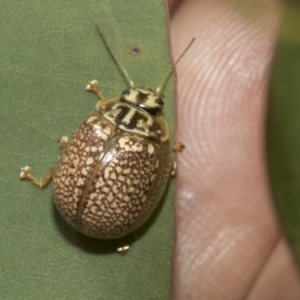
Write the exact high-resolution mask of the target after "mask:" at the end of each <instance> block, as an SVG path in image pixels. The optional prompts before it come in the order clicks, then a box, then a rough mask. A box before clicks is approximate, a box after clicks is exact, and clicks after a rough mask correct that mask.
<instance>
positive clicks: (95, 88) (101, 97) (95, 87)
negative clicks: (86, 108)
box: [86, 80, 105, 101]
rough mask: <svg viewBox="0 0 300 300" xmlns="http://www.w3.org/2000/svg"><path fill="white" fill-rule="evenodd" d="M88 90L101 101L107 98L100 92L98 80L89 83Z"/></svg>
mask: <svg viewBox="0 0 300 300" xmlns="http://www.w3.org/2000/svg"><path fill="white" fill-rule="evenodd" d="M86 89H87V90H88V91H89V92H93V93H95V94H96V95H97V97H98V98H99V100H101V101H102V100H105V97H104V95H103V93H102V92H101V91H100V90H99V85H98V81H97V80H91V81H89V83H88V84H87V86H86Z"/></svg>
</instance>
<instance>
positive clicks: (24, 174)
mask: <svg viewBox="0 0 300 300" xmlns="http://www.w3.org/2000/svg"><path fill="white" fill-rule="evenodd" d="M54 171H55V167H52V168H51V169H49V170H48V171H46V172H45V173H44V174H43V175H42V177H41V178H40V179H37V178H35V177H34V176H33V175H32V173H31V169H30V167H28V166H26V167H24V168H21V173H20V177H21V178H22V179H27V180H29V181H31V182H32V183H33V184H35V185H37V186H39V187H40V188H44V187H45V186H46V185H47V184H48V183H49V182H50V181H51V179H52V176H53V174H54Z"/></svg>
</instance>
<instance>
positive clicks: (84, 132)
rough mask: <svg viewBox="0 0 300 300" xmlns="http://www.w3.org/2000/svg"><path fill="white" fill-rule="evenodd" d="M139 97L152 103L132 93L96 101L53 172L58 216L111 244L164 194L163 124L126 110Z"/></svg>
mask: <svg viewBox="0 0 300 300" xmlns="http://www.w3.org/2000/svg"><path fill="white" fill-rule="evenodd" d="M93 84H95V82H93ZM136 91H138V93H137V94H136ZM127 93H128V95H126V94H127ZM142 94H143V95H144V96H145V97H146V98H147V97H148V96H151V97H153V96H152V95H153V94H152V93H151V92H149V91H148V90H140V89H135V90H127V91H125V92H124V93H123V94H122V96H121V98H120V99H118V100H110V101H101V102H100V103H99V105H98V106H97V108H96V113H94V114H92V115H91V116H89V117H88V118H87V119H86V120H84V121H83V122H82V123H81V124H80V126H79V127H78V129H77V130H76V132H75V133H74V135H73V136H72V138H71V139H70V141H69V142H68V145H67V147H66V150H65V151H64V153H63V155H62V157H61V159H60V162H59V164H58V167H57V169H56V171H55V174H54V177H53V190H54V203H55V205H56V207H57V208H58V211H59V212H60V213H61V215H62V216H63V217H64V218H65V219H66V220H67V221H68V222H69V223H70V224H71V225H72V226H73V227H75V228H76V229H77V230H79V231H81V232H82V233H84V234H86V235H88V236H92V237H97V238H115V237H120V236H123V235H126V234H127V233H129V232H131V231H133V230H134V229H135V228H137V227H138V226H139V225H141V223H142V222H144V221H145V220H146V219H147V218H148V216H149V215H150V214H151V213H152V211H153V210H154V208H155V207H156V205H157V202H158V201H159V200H160V198H161V196H162V193H163V191H164V189H165V186H166V183H167V180H168V177H169V175H170V172H171V168H172V158H171V155H170V154H171V151H170V148H169V146H168V143H167V137H168V132H167V124H166V123H165V121H164V119H163V118H162V117H161V116H158V117H156V118H154V117H153V116H152V115H150V114H148V113H147V112H146V111H145V110H142V109H140V108H139V107H136V106H133V105H132V104H131V103H132V102H133V103H136V99H137V98H138V97H139V96H141V95H142ZM140 98H142V97H140ZM153 100H154V99H153ZM131 101H132V102H131ZM154 102H155V101H154ZM150 136H151V138H150Z"/></svg>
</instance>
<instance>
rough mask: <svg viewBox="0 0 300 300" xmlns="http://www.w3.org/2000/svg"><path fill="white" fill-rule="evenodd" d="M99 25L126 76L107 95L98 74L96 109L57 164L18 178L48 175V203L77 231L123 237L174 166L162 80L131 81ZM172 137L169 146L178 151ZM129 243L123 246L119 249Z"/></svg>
mask: <svg viewBox="0 0 300 300" xmlns="http://www.w3.org/2000/svg"><path fill="white" fill-rule="evenodd" d="M96 27H97V30H98V32H99V34H100V36H101V38H102V40H103V42H104V44H105V45H106V47H107V49H108V50H109V51H110V53H111V55H112V56H113V58H114V60H115V62H116V63H117V65H118V67H119V68H120V70H121V71H122V72H123V74H124V76H125V78H126V79H127V80H128V82H129V86H130V87H129V89H127V90H125V91H123V93H122V94H121V96H120V97H119V98H117V99H113V100H107V99H106V98H105V97H104V95H103V94H102V92H101V91H100V90H99V89H98V83H97V81H96V80H93V81H91V82H89V84H88V85H87V89H88V90H89V91H92V92H94V93H95V94H96V95H97V97H98V98H99V101H98V103H97V104H96V109H95V112H94V113H92V114H91V115H90V116H89V117H88V118H87V119H85V120H84V121H83V122H82V123H81V124H80V125H79V127H78V128H77V129H76V131H75V133H74V134H73V136H72V137H71V138H70V140H69V141H68V140H67V138H65V137H63V138H62V139H61V140H60V146H61V148H63V147H64V146H65V149H64V152H63V154H62V156H61V158H60V160H59V163H58V165H57V166H56V167H53V168H51V169H50V170H48V171H47V172H46V173H45V174H44V175H43V176H42V177H41V179H36V178H35V177H34V176H33V175H32V173H31V170H30V168H29V167H28V166H27V167H24V168H22V169H21V174H20V176H21V178H25V179H28V180H30V181H31V182H32V183H34V184H35V185H38V186H39V187H41V188H42V187H45V186H46V185H47V184H48V182H49V181H50V180H51V178H52V177H53V193H54V204H55V206H56V208H57V210H58V211H59V213H60V214H61V215H62V217H63V218H64V219H65V220H66V221H67V222H68V223H69V224H70V225H72V226H73V227H74V228H75V229H77V230H78V231H80V232H81V233H83V234H85V235H87V236H90V237H94V238H100V239H112V238H119V237H122V236H124V235H126V234H128V233H130V232H132V231H134V230H135V229H136V228H137V227H139V226H140V225H141V224H142V223H144V222H145V221H146V220H147V219H148V217H149V216H150V215H151V213H152V212H153V210H154V209H155V208H156V206H157V204H158V202H159V200H160V199H161V197H162V194H163V192H164V190H165V187H166V185H167V181H168V178H169V176H170V173H171V172H172V168H173V172H174V170H175V168H174V167H175V164H174V163H173V155H172V153H171V149H170V147H169V144H168V139H169V130H168V124H167V123H166V121H165V119H164V118H163V117H162V109H163V105H164V103H163V100H162V99H161V98H162V95H161V89H162V88H163V87H164V85H165V84H166V82H167V80H168V78H169V76H170V75H171V74H172V72H173V71H174V67H175V65H176V63H177V62H178V61H179V60H180V58H181V57H182V56H183V55H184V53H185V52H186V51H187V49H188V48H189V47H190V45H191V44H192V42H193V41H192V42H191V43H190V45H189V46H188V47H187V49H186V50H185V51H184V52H183V54H182V55H181V56H180V57H179V59H178V60H177V61H176V63H175V64H174V67H173V68H172V69H171V70H170V72H169V73H168V74H167V76H166V77H165V79H164V80H163V82H162V84H161V85H160V86H159V87H158V88H157V89H156V91H154V90H152V89H151V88H148V87H134V84H133V82H132V80H131V79H130V78H129V76H128V74H127V72H126V70H125V69H124V68H123V66H122V64H121V63H120V60H119V59H118V57H117V56H116V54H115V53H114V51H113V50H112V48H111V46H110V44H109V43H108V42H107V40H106V38H105V36H104V34H103V33H102V31H101V29H100V27H99V26H98V25H97V26H96ZM183 147H184V146H183V145H182V144H181V143H177V144H176V146H174V147H173V149H172V150H173V151H182V149H183ZM124 249H125V250H127V248H126V247H125V248H121V250H120V249H119V250H120V251H123V250H124Z"/></svg>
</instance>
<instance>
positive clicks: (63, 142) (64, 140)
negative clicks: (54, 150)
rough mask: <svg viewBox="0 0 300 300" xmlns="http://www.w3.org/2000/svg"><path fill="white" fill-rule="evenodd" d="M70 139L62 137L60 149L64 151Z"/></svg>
mask: <svg viewBox="0 0 300 300" xmlns="http://www.w3.org/2000/svg"><path fill="white" fill-rule="evenodd" d="M68 140H69V138H68V137H67V136H65V135H64V136H62V137H61V138H60V139H59V140H58V147H59V148H60V149H64V148H65V147H66V145H67V143H68Z"/></svg>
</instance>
